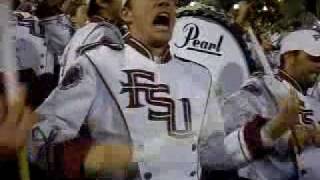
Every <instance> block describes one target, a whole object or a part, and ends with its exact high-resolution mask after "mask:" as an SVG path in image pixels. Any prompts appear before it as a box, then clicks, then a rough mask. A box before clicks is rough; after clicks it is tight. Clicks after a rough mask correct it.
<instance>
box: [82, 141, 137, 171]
mask: <svg viewBox="0 0 320 180" xmlns="http://www.w3.org/2000/svg"><path fill="white" fill-rule="evenodd" d="M130 161H131V149H130V146H129V145H124V144H110V145H96V146H93V147H91V149H90V151H89V153H88V155H87V158H86V160H85V169H86V175H87V176H89V177H91V176H95V177H99V176H101V175H102V176H103V175H105V174H110V175H112V176H119V175H120V176H121V174H122V172H123V170H124V169H126V168H127V167H128V164H129V162H130Z"/></svg>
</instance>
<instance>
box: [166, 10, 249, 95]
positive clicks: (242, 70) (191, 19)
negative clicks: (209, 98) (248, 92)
mask: <svg viewBox="0 0 320 180" xmlns="http://www.w3.org/2000/svg"><path fill="white" fill-rule="evenodd" d="M225 19H226V18H225V17H224V16H223V15H221V14H218V13H216V12H214V11H211V10H208V9H200V10H185V11H182V12H180V13H179V14H178V18H177V23H176V26H175V29H174V33H173V38H172V40H171V42H170V46H171V50H172V52H173V54H175V56H176V57H177V58H182V59H185V60H189V61H193V62H196V63H198V64H201V65H203V66H205V67H207V68H208V69H209V70H210V72H211V74H212V80H213V86H214V91H215V93H216V95H217V96H218V97H226V96H228V95H230V94H232V93H233V92H235V91H237V90H239V88H240V86H241V84H242V83H243V82H244V81H245V80H246V79H248V78H249V75H250V72H253V71H254V65H253V63H252V61H251V60H250V59H251V58H250V53H249V51H247V48H246V43H245V42H244V41H243V40H242V38H241V34H240V33H239V32H237V28H236V27H235V26H234V25H231V24H230V23H228V22H227V21H226V20H225Z"/></svg>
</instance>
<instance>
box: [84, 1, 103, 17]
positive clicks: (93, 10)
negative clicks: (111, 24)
mask: <svg viewBox="0 0 320 180" xmlns="http://www.w3.org/2000/svg"><path fill="white" fill-rule="evenodd" d="M100 9H101V8H100V7H99V5H98V4H97V2H96V0H91V1H90V3H89V5H88V11H87V15H88V17H92V16H95V15H98V13H99V11H100Z"/></svg>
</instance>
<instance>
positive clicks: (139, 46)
mask: <svg viewBox="0 0 320 180" xmlns="http://www.w3.org/2000/svg"><path fill="white" fill-rule="evenodd" d="M124 40H125V42H126V43H127V44H128V45H129V46H131V47H133V48H134V49H136V50H137V51H138V52H139V53H141V54H142V55H143V56H145V57H147V58H149V59H151V60H152V61H155V57H154V55H153V54H152V52H151V50H150V49H148V47H146V46H145V45H144V44H143V43H142V42H141V41H139V40H138V39H136V38H134V37H132V36H131V35H130V34H126V35H125V36H124ZM159 58H160V62H159V63H160V64H165V63H167V62H169V61H170V60H171V58H172V56H171V53H170V46H169V44H168V45H167V47H166V49H165V50H164V51H163V53H162V55H161V56H160V57H159Z"/></svg>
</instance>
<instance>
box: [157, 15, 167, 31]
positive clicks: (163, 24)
mask: <svg viewBox="0 0 320 180" xmlns="http://www.w3.org/2000/svg"><path fill="white" fill-rule="evenodd" d="M153 25H154V26H155V27H156V28H158V29H162V30H169V27H170V15H169V13H160V14H159V15H157V16H156V17H155V19H154V20H153Z"/></svg>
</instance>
